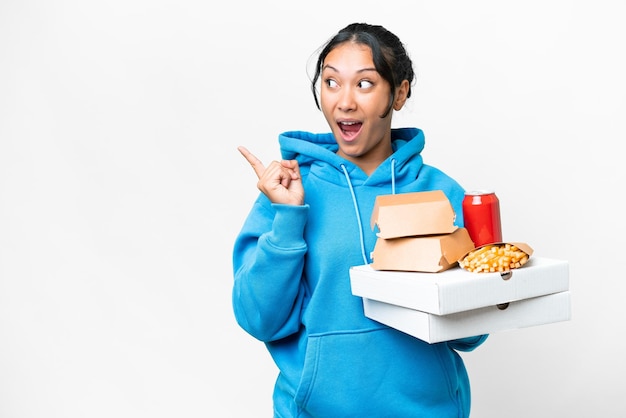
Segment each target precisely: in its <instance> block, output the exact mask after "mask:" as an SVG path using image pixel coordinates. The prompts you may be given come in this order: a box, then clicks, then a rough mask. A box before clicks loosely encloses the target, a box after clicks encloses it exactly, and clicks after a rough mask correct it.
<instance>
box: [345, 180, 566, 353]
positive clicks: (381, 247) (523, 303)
mask: <svg viewBox="0 0 626 418" xmlns="http://www.w3.org/2000/svg"><path fill="white" fill-rule="evenodd" d="M454 219H455V214H454V211H453V208H452V206H451V204H450V202H449V200H448V199H447V197H446V196H445V194H444V193H443V192H442V191H432V192H416V193H406V194H397V195H383V196H378V198H377V200H376V203H375V207H374V211H373V213H372V223H371V225H372V228H378V232H377V234H378V238H377V241H376V245H375V247H374V250H373V252H372V263H371V264H365V265H360V266H353V267H352V268H351V269H350V283H351V288H352V294H353V295H355V296H359V297H361V298H362V300H363V311H364V314H365V316H367V317H368V318H370V319H373V320H375V321H377V322H380V323H383V324H386V325H388V326H390V327H392V328H395V329H397V330H399V331H402V332H404V333H407V334H409V335H412V336H414V337H416V338H419V339H421V340H423V341H425V342H427V343H431V344H432V343H438V342H442V341H449V340H454V339H458V338H464V337H472V336H476V335H483V334H491V333H494V332H498V331H506V330H513V329H519V328H526V327H532V326H536V325H544V324H550V323H555V322H564V321H568V320H569V319H570V315H571V313H570V310H571V307H570V292H569V263H568V262H567V261H564V260H556V259H550V258H543V257H537V256H535V255H533V256H532V257H530V258H529V260H528V262H526V263H525V264H524V265H523V266H522V267H521V268H516V269H513V270H509V271H506V272H489V273H475V272H470V271H469V270H466V269H463V268H461V267H459V263H458V261H459V260H461V259H462V258H463V257H464V256H465V255H466V254H467V253H468V252H471V251H473V250H474V249H475V247H474V243H473V242H472V241H471V239H470V237H469V234H468V233H467V231H466V230H465V228H460V227H456V226H455V225H454Z"/></svg>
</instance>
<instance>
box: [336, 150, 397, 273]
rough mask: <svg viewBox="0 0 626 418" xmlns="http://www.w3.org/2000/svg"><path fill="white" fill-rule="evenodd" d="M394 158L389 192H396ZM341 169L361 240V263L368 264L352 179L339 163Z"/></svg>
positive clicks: (344, 167)
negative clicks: (346, 183) (350, 196)
mask: <svg viewBox="0 0 626 418" xmlns="http://www.w3.org/2000/svg"><path fill="white" fill-rule="evenodd" d="M395 167H396V160H395V159H392V160H391V194H396V173H395V171H396V170H395ZM341 169H342V170H343V175H344V176H346V181H347V182H348V187H349V188H350V194H351V195H352V206H354V212H355V215H356V221H357V223H358V224H359V238H360V240H361V255H362V256H363V263H364V264H369V263H370V261H369V257H368V256H367V255H366V254H365V237H364V236H363V222H361V214H360V213H359V204H358V203H357V201H356V195H355V194H354V187H352V181H351V180H350V176H349V175H348V170H347V169H346V166H345V165H343V164H341Z"/></svg>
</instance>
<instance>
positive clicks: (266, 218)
mask: <svg viewBox="0 0 626 418" xmlns="http://www.w3.org/2000/svg"><path fill="white" fill-rule="evenodd" d="M279 143H280V147H281V153H282V157H283V158H284V159H288V160H290V159H296V160H297V161H298V163H299V164H300V171H301V174H302V181H303V185H304V193H305V204H304V205H302V206H290V205H281V204H272V203H271V202H270V201H269V200H268V199H267V197H266V196H265V195H263V194H260V195H259V197H258V198H257V200H256V201H255V203H254V205H253V207H252V209H251V211H250V213H249V215H248V217H247V219H246V221H245V222H244V225H243V227H242V229H241V232H240V234H239V235H238V237H237V239H236V241H235V245H234V252H233V268H234V279H235V280H234V286H233V294H232V296H233V299H232V302H233V309H234V313H235V317H236V319H237V322H238V323H239V325H240V326H241V327H242V328H243V329H244V330H245V331H246V332H248V333H249V334H250V335H252V336H253V337H255V338H257V339H258V340H260V341H263V342H264V343H265V344H266V347H267V349H268V351H269V353H270V354H271V356H272V358H273V360H274V362H275V363H276V365H277V366H278V369H279V371H280V372H279V375H278V378H277V380H276V384H275V388H274V395H273V401H274V416H275V417H282V418H287V417H321V418H331V417H359V418H360V417H394V418H395V417H427V418H433V417H436V418H447V417H455V418H457V417H467V416H469V410H470V387H469V379H468V376H467V372H466V369H465V366H464V364H463V361H462V359H461V357H460V355H459V354H458V353H457V350H458V351H471V350H473V349H474V348H476V347H477V346H479V345H480V344H482V343H483V341H484V340H485V339H486V338H487V336H486V335H482V336H476V337H471V338H465V339H460V340H455V341H449V342H443V343H437V344H428V343H426V342H423V341H421V340H419V339H417V338H414V337H411V336H409V335H407V334H404V333H402V332H400V331H397V330H394V329H391V328H389V327H387V326H385V325H382V324H380V323H378V322H376V321H373V320H370V319H368V318H366V317H365V315H364V314H363V304H362V300H361V298H360V297H357V296H354V295H352V292H351V288H350V277H349V269H350V267H351V266H355V265H360V264H366V263H370V262H371V259H370V258H369V257H370V253H371V251H372V250H373V248H374V244H375V242H376V234H375V231H372V229H371V227H370V217H371V213H372V209H373V206H374V201H375V199H376V196H378V195H380V194H391V193H407V192H417V191H428V190H443V191H444V193H445V194H446V196H447V197H448V198H449V199H450V202H451V203H452V206H453V208H454V210H455V212H456V214H457V218H456V223H457V225H458V226H463V212H462V210H461V204H462V200H463V196H464V190H463V188H462V187H461V186H460V185H459V184H458V183H457V182H456V181H455V180H453V179H452V178H450V177H449V176H447V175H446V174H444V173H443V172H442V171H440V170H438V169H437V168H434V167H432V166H428V165H426V164H424V163H423V161H422V156H421V154H420V153H421V151H422V150H423V148H424V135H423V133H422V131H421V130H419V129H416V128H402V129H392V144H393V150H394V152H393V155H391V156H390V157H389V158H387V159H386V160H385V161H384V162H383V163H382V164H381V165H380V166H379V167H378V168H377V169H376V170H375V171H374V172H373V173H372V174H371V175H370V176H369V177H368V176H367V175H366V174H365V173H364V172H363V171H362V170H361V169H360V168H359V167H358V166H356V165H355V164H353V163H351V162H349V161H347V160H345V159H343V158H342V157H340V156H338V155H337V154H336V151H337V149H338V146H337V144H336V142H335V139H334V137H333V135H332V134H331V133H324V134H314V133H308V132H300V131H295V132H286V133H283V134H281V135H280V137H279Z"/></svg>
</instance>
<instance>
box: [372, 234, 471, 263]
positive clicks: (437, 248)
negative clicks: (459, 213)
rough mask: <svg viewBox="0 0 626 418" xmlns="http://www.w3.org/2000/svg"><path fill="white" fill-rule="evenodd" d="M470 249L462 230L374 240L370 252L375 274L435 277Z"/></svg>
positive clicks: (469, 243)
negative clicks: (412, 273)
mask: <svg viewBox="0 0 626 418" xmlns="http://www.w3.org/2000/svg"><path fill="white" fill-rule="evenodd" d="M473 248H474V243H473V242H472V239H471V238H470V236H469V233H468V232H467V230H466V229H465V228H457V229H456V231H454V232H452V233H450V234H443V235H426V236H413V237H401V238H390V239H381V238H379V239H377V240H376V245H375V247H374V251H373V252H372V265H371V266H372V268H374V269H375V270H399V271H417V272H430V273H437V272H440V271H444V270H447V269H449V268H451V267H453V266H455V265H456V264H457V260H459V259H460V258H461V257H462V256H463V255H464V254H467V252H468V251H470V250H472V249H473Z"/></svg>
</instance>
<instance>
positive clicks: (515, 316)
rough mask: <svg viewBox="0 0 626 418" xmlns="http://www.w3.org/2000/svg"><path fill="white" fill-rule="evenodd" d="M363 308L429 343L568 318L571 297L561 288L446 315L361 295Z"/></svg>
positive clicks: (369, 314)
mask: <svg viewBox="0 0 626 418" xmlns="http://www.w3.org/2000/svg"><path fill="white" fill-rule="evenodd" d="M363 309H364V312H365V316H367V317H368V318H370V319H373V320H375V321H378V322H381V323H383V324H385V325H388V326H390V327H392V328H395V329H397V330H399V331H402V332H404V333H406V334H409V335H412V336H414V337H416V338H419V339H420V340H423V341H426V342H427V343H430V344H433V343H438V342H442V341H449V340H454V339H458V338H465V337H472V336H476V335H483V334H493V333H495V332H498V331H507V330H513V329H519V328H525V327H531V326H538V325H544V324H550V323H555V322H561V321H568V320H569V319H570V316H571V296H570V292H569V291H564V292H558V293H553V294H550V295H545V296H538V297H533V298H529V299H524V300H518V301H515V302H510V303H505V304H500V305H492V306H486V307H482V308H478V309H473V310H469V311H464V312H457V313H453V314H449V315H434V314H431V313H426V312H422V311H418V310H416V309H410V308H406V307H402V306H397V305H393V304H389V303H385V302H380V301H376V300H372V299H368V298H363Z"/></svg>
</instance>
